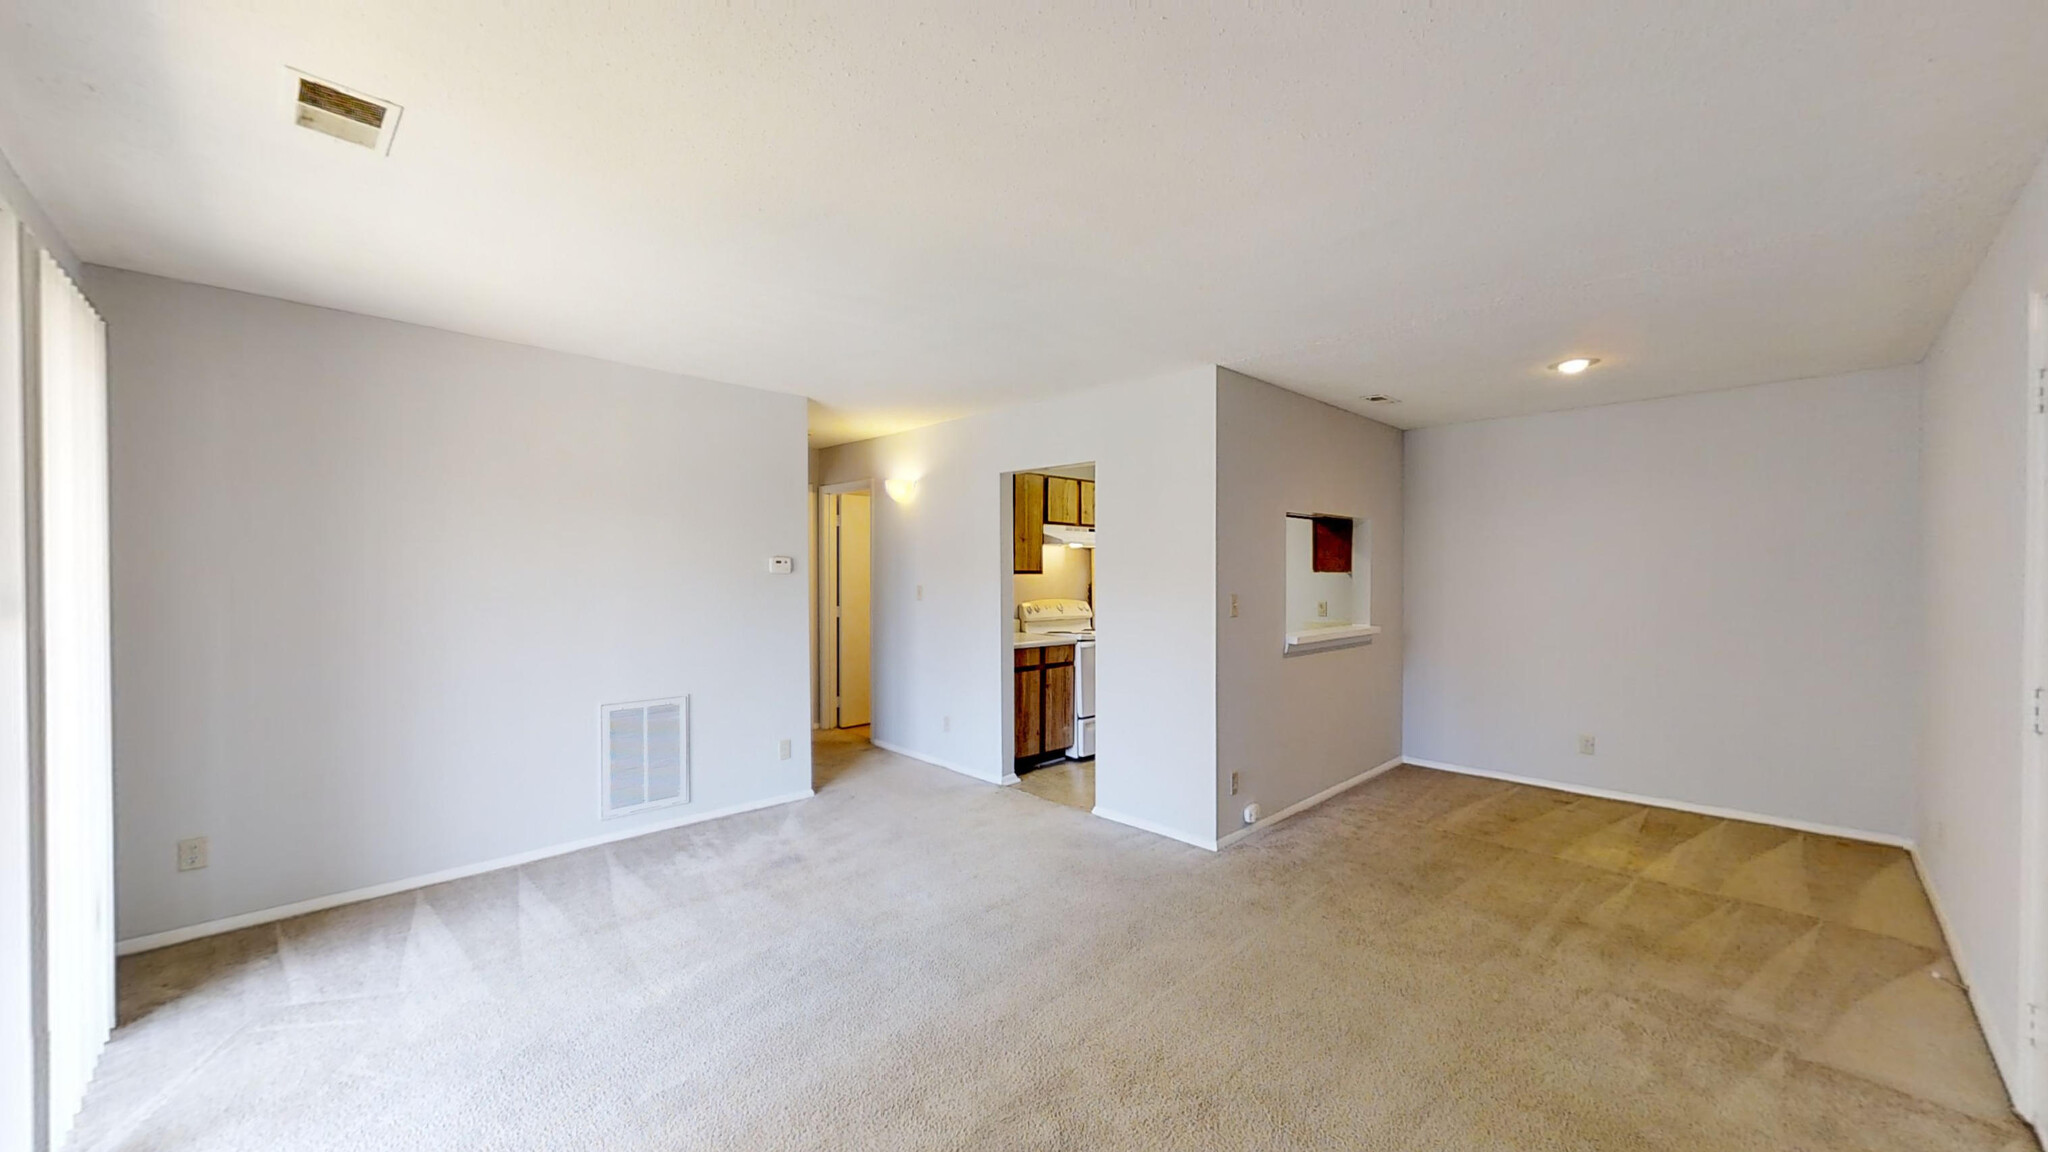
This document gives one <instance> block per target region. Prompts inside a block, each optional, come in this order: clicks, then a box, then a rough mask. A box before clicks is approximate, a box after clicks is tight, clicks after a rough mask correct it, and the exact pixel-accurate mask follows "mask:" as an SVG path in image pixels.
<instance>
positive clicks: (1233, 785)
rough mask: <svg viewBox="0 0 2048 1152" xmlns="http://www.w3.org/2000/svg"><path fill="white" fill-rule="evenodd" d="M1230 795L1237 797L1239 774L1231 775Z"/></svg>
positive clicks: (1233, 773)
mask: <svg viewBox="0 0 2048 1152" xmlns="http://www.w3.org/2000/svg"><path fill="white" fill-rule="evenodd" d="M1230 794H1231V795H1232V796H1235V795H1237V773H1235V772H1232V773H1231V774H1230Z"/></svg>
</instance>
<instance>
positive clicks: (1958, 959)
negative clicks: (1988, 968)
mask: <svg viewBox="0 0 2048 1152" xmlns="http://www.w3.org/2000/svg"><path fill="white" fill-rule="evenodd" d="M1906 851H1907V852H1908V853H1910V854H1911V855H1912V857H1913V871H1914V872H1916V873H1918V874H1919V876H1920V888H1921V890H1922V891H1924V892H1926V893H1927V904H1928V906H1929V907H1931V908H1933V909H1934V922H1935V924H1936V925H1938V926H1939V927H1940V928H1941V937H1942V940H1943V941H1944V942H1945V943H1946V944H1947V945H1948V958H1949V960H1950V961H1951V962H1953V963H1954V964H1955V966H1956V975H1958V976H1960V977H1962V981H1963V997H1964V999H1966V1000H1968V1001H1969V1002H1970V1011H1971V1012H1972V1013H1974V1014H1975V1015H1976V1017H1977V1029H1978V1030H1979V1031H1983V1030H1984V1021H1986V1020H1989V1019H1990V1018H1991V1014H1990V1013H1988V1012H1986V1011H1984V1002H1983V1001H1981V1000H1979V999H1977V981H1976V979H1975V978H1974V977H1973V976H1971V975H1970V973H1971V972H1973V971H1975V969H1974V968H1973V967H1972V966H1971V965H1970V963H1969V962H1968V961H1967V960H1965V959H1964V958H1963V953H1962V950H1961V949H1960V948H1958V947H1957V946H1956V945H1957V942H1958V941H1959V940H1960V939H1961V937H1958V936H1957V935H1956V933H1955V929H1953V928H1951V927H1949V922H1948V915H1947V914H1946V913H1944V912H1943V911H1942V910H1941V896H1940V894H1939V893H1938V892H1937V891H1936V890H1935V887H1934V876H1933V875H1932V874H1931V873H1930V872H1929V871H1928V870H1927V862H1926V861H1925V860H1923V859H1921V858H1920V847H1919V845H1917V844H1908V845H1907V846H1906ZM2024 1010H2025V1009H2024V1006H2022V1011H2024ZM2016 1039H2017V1041H2018V1043H2017V1044H2016V1045H2015V1047H2016V1048H2017V1049H2018V1050H2019V1051H2020V1053H2021V1055H2020V1057H2019V1058H2018V1060H2017V1061H2016V1063H2017V1064H2018V1065H2019V1067H2015V1068H2008V1067H2006V1065H2005V1063H2004V1061H2003V1060H2002V1059H2001V1058H2000V1056H1999V1054H1998V1046H1997V1045H1995V1044H1991V1043H1988V1042H1987V1043H1986V1044H1985V1045H1984V1047H1985V1048H1986V1049H1987V1050H1989V1051H1990V1053H1991V1063H1992V1066H1993V1067H1995V1068H1997V1069H1998V1075H1999V1078H2000V1079H2002V1080H2004V1081H2005V1089H2006V1095H2007V1096H2008V1097H2010V1098H2011V1099H2012V1102H2013V1104H2014V1110H2015V1111H2018V1110H2019V1107H2020V1100H2019V1096H2018V1093H2017V1091H2016V1089H2018V1088H2019V1086H2020V1079H2019V1076H2018V1073H2019V1071H2020V1070H2021V1069H2022V1068H2024V1067H2026V1060H2027V1058H2026V1055H2025V1051H2026V1037H2025V1036H2024V1035H2022V1036H2019V1037H2017V1038H2016ZM1987 1040H1988V1036H1987ZM2021 1116H2022V1117H2024V1116H2025V1113H2024V1112H2021Z"/></svg>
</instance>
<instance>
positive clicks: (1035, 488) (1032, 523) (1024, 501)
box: [1011, 472, 1045, 572]
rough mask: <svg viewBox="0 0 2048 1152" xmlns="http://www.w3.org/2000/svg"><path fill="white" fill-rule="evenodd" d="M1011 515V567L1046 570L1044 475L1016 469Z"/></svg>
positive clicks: (1020, 570)
mask: <svg viewBox="0 0 2048 1152" xmlns="http://www.w3.org/2000/svg"><path fill="white" fill-rule="evenodd" d="M1011 502H1012V504H1013V508H1012V510H1011V517H1012V519H1013V521H1014V522H1015V523H1014V526H1015V528H1016V540H1015V544H1014V551H1015V553H1016V554H1015V556H1013V557H1012V560H1013V564H1012V571H1016V572H1043V571H1045V477H1044V476H1042V475H1040V474H1039V473H1037V472H1019V473H1017V476H1016V485H1015V489H1014V492H1013V495H1012V500H1011Z"/></svg>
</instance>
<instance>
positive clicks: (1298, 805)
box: [1216, 756, 1406, 850]
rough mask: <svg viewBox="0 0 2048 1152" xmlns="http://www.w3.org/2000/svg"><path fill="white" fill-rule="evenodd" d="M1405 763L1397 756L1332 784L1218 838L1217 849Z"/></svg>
mask: <svg viewBox="0 0 2048 1152" xmlns="http://www.w3.org/2000/svg"><path fill="white" fill-rule="evenodd" d="M1404 763H1406V761H1404V760H1403V759H1401V757H1399V756H1396V757H1394V758H1393V759H1392V760H1389V761H1387V762H1386V763H1385V764H1382V765H1380V766H1379V767H1377V768H1367V769H1366V770H1365V771H1363V772H1360V773H1359V774H1358V775H1356V776H1353V777H1352V778H1351V779H1349V780H1345V781H1342V782H1340V783H1337V784H1332V785H1330V786H1329V787H1328V788H1325V789H1323V790H1322V791H1321V792H1318V793H1316V794H1315V795H1313V796H1311V797H1309V798H1308V799H1306V800H1297V801H1295V802H1294V803H1292V804H1289V805H1288V806H1287V807H1285V808H1282V809H1281V810H1279V811H1278V812H1275V813H1273V814H1272V815H1271V816H1268V817H1266V818H1265V819H1263V820H1261V821H1259V822H1258V823H1257V824H1253V825H1250V826H1248V827H1244V828H1239V829H1238V830H1237V831H1235V832H1232V833H1230V834H1229V835H1228V836H1223V837H1220V838H1218V839H1217V841H1216V847H1217V849H1218V850H1221V849H1224V848H1228V847H1230V846H1231V845H1232V844H1235V843H1237V842H1238V841H1239V840H1242V839H1244V838H1245V837H1247V836H1249V835H1251V834H1252V833H1254V832H1257V831H1259V830H1260V829H1262V828H1271V827H1272V826H1273V825H1275V824H1278V823H1279V822H1281V821H1282V820H1285V819H1287V818H1288V817H1289V816H1294V815H1297V814H1299V813H1302V812H1306V811H1308V810H1309V809H1311V808H1313V807H1315V806H1316V805H1318V804H1321V803H1322V802H1323V801H1325V800H1328V799H1329V798H1330V797H1332V796H1335V795H1338V794H1339V793H1342V792H1346V791H1349V790H1350V789H1353V788H1356V787H1358V786H1359V785H1360V784H1363V783H1365V782H1366V781H1367V780H1370V779H1372V778H1373V777H1375V776H1378V775H1380V774H1382V773H1384V772H1391V771H1392V770H1394V769H1396V768H1399V767H1400V766H1401V765H1402V764H1404Z"/></svg>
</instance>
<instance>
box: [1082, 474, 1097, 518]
mask: <svg viewBox="0 0 2048 1152" xmlns="http://www.w3.org/2000/svg"><path fill="white" fill-rule="evenodd" d="M1081 527H1083V528H1093V527H1095V481H1093V480H1083V481H1081Z"/></svg>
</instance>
